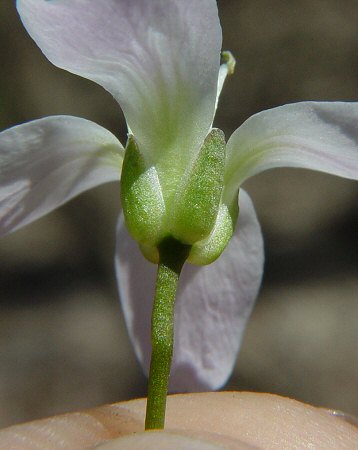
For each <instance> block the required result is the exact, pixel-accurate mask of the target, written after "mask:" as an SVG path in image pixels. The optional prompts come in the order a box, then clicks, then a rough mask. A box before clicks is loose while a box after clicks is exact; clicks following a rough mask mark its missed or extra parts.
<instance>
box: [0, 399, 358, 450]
mask: <svg viewBox="0 0 358 450" xmlns="http://www.w3.org/2000/svg"><path fill="white" fill-rule="evenodd" d="M144 416H145V399H139V400H132V401H129V402H121V403H116V404H113V405H106V406H102V407H99V408H94V409H90V410H87V411H82V412H78V413H69V414H64V415H61V416H56V417H53V418H48V419H43V420H38V421H34V422H29V423H26V424H23V425H15V426H12V427H9V428H6V429H4V430H1V431H0V450H5V449H6V450H15V449H16V450H25V449H31V450H35V449H43V450H55V449H56V450H57V449H68V450H70V449H71V450H80V449H82V450H85V449H86V450H89V449H92V448H96V449H101V450H116V449H119V450H121V449H125V450H130V449H138V448H145V449H146V450H152V449H153V450H154V449H155V450H160V449H165V450H170V449H178V448H180V449H184V450H185V449H187V450H191V449H193V450H194V449H196V450H199V449H202V450H215V449H229V450H233V449H236V450H240V449H265V450H266V449H275V450H280V449H282V450H283V449H285V450H287V449H300V450H305V449H310V450H312V449H317V450H318V449H325V450H330V449H332V450H333V449H334V450H337V449H340V450H345V449H347V450H348V449H350V450H354V449H358V428H357V427H356V426H355V425H354V420H355V419H354V418H353V419H352V418H351V419H350V418H349V417H348V418H347V417H340V416H338V417H336V416H335V415H334V414H333V413H332V411H327V410H323V409H319V408H315V407H313V406H310V405H306V404H303V403H300V402H297V401H295V400H291V399H287V398H284V397H279V396H276V395H270V394H257V393H249V392H240V393H239V392H220V393H203V394H180V395H174V396H170V397H168V405H167V416H166V427H165V431H149V432H143V426H144V425H143V424H144ZM350 422H351V423H350Z"/></svg>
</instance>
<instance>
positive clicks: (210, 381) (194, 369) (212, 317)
mask: <svg viewBox="0 0 358 450" xmlns="http://www.w3.org/2000/svg"><path fill="white" fill-rule="evenodd" d="M239 204H240V215H239V220H238V224H237V231H236V233H235V235H234V236H233V238H232V240H231V241H230V243H229V245H228V247H227V249H226V250H225V251H224V253H223V254H222V256H221V257H220V258H219V259H218V260H217V261H215V262H214V263H213V264H210V265H208V266H203V267H198V266H192V265H185V266H184V269H183V273H182V275H181V279H180V287H179V293H178V298H177V301H176V309H175V314H176V316H175V349H174V358H173V365H172V374H171V381H170V388H171V390H172V391H199V390H207V389H217V388H219V387H221V386H222V385H223V384H224V383H225V382H226V380H227V378H228V377H229V375H230V374H231V372H232V369H233V366H234V363H235V361H236V356H237V352H238V350H239V347H240V343H241V339H242V336H243V332H244V329H245V325H246V322H247V320H248V318H249V316H250V313H251V310H252V307H253V304H254V301H255V299H256V296H257V293H258V289H259V286H260V282H261V276H262V271H263V260H264V256H263V242H262V235H261V230H260V226H259V224H258V222H257V218H256V214H255V211H254V208H253V205H252V203H251V200H250V199H249V197H248V195H247V194H246V193H245V192H244V191H240V202H239ZM116 268H117V279H118V285H119V292H120V296H121V301H122V305H123V311H124V315H125V319H126V323H127V327H128V331H129V335H130V337H131V340H132V343H133V345H134V349H135V352H136V354H137V357H138V359H139V360H140V362H141V364H142V366H143V367H144V370H145V372H146V373H148V368H149V362H150V317H151V309H152V301H153V293H154V283H155V275H156V266H155V265H153V264H150V263H148V262H147V261H146V260H145V259H144V258H143V257H142V255H141V254H140V252H139V250H138V248H137V246H136V244H135V243H134V242H133V241H132V240H130V238H129V237H128V235H127V232H126V231H125V229H124V227H123V223H122V221H120V224H119V228H118V247H117V255H116Z"/></svg>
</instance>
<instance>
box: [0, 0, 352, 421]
mask: <svg viewBox="0 0 358 450" xmlns="http://www.w3.org/2000/svg"><path fill="white" fill-rule="evenodd" d="M219 9H220V15H221V21H222V25H223V30H224V49H229V50H231V51H232V52H233V53H234V55H235V56H236V58H237V70H236V73H235V75H234V76H233V77H231V78H230V79H229V80H228V82H227V84H226V86H225V89H224V93H223V95H222V97H221V103H220V106H219V111H218V114H217V120H216V126H218V127H220V128H222V129H223V130H224V131H225V133H226V135H227V136H229V135H230V134H231V133H232V132H233V131H234V130H235V129H236V128H237V127H238V126H239V125H240V124H241V123H242V122H243V121H244V120H245V119H246V118H248V117H249V116H250V115H252V114H254V113H255V112H258V111H260V110H263V109H267V108H270V107H274V106H278V105H282V104H285V103H289V102H297V101H302V100H353V101H357V100H358V98H357V97H358V78H357V74H358V34H357V21H356V18H357V17H358V3H357V1H356V0H343V1H342V0H316V1H315V2H312V1H308V0H297V1H294V2H287V1H284V0H282V1H281V0H271V1H270V2H266V1H264V0H232V1H230V0H222V1H219ZM0 54H1V69H0V129H5V128H7V127H10V126H12V125H14V124H17V123H21V122H25V121H28V120H31V119H35V118H39V117H43V116H46V115H53V114H71V115H77V116H80V117H84V118H87V119H90V120H94V121H96V122H97V123H99V124H101V125H103V126H105V127H106V128H108V129H110V130H111V131H112V132H113V133H115V134H116V135H117V136H118V137H119V138H120V139H121V141H122V142H125V134H126V129H125V122H124V119H123V115H122V113H121V111H120V109H119V107H118V105H117V104H116V103H115V102H114V101H113V100H112V98H111V97H110V95H109V94H107V93H106V92H105V91H104V90H103V89H102V88H100V87H98V86H96V85H94V84H93V83H91V82H89V81H86V80H83V79H80V78H79V77H76V76H73V75H71V74H69V73H66V72H64V71H61V70H59V69H57V68H55V67H54V66H52V65H51V64H50V63H49V62H48V61H47V60H46V59H45V58H44V57H43V56H42V54H41V52H40V51H39V49H38V48H37V47H36V45H35V44H34V43H33V42H32V40H31V39H30V38H29V37H28V35H27V34H26V32H25V30H24V29H23V27H22V25H21V23H20V20H19V18H18V16H17V13H16V11H15V2H13V1H2V2H0ZM245 188H246V190H247V191H248V192H249V193H250V195H251V196H252V198H253V200H254V203H255V205H256V210H257V214H258V216H259V219H260V221H261V224H262V229H263V234H264V238H265V247H266V266H265V275H264V280H263V285H262V289H261V292H260V295H259V298H258V301H257V305H256V307H255V310H254V312H253V315H252V319H251V321H250V323H249V326H248V329H247V333H246V336H245V340H244V343H243V347H242V350H241V353H240V355H239V358H238V362H237V366H236V369H235V372H234V374H233V375H232V377H231V379H230V380H229V383H228V385H227V386H226V387H225V388H226V389H248V390H256V391H268V392H273V393H279V394H283V395H287V396H291V397H294V398H297V399H299V400H303V401H306V402H310V403H313V404H315V405H319V406H325V407H329V408H338V409H341V410H344V411H347V412H350V413H352V414H356V415H358V351H357V341H358V327H357V318H358V301H357V300H358V299H357V297H358V236H357V229H358V202H357V199H358V183H356V182H352V181H347V180H342V179H339V178H335V177H333V176H329V175H324V174H319V173H314V172H309V171H304V170H294V169H279V170H274V171H270V172H267V173H264V174H261V175H259V176H257V177H255V178H254V179H252V180H250V181H249V182H248V183H247V184H246V185H245ZM118 211H119V190H118V185H117V184H108V185H106V186H103V187H100V188H97V189H95V190H93V191H91V192H89V193H87V194H84V195H81V196H80V197H78V198H76V199H75V200H73V201H71V202H70V203H68V204H67V205H65V206H64V207H62V208H60V209H59V210H57V211H55V212H53V213H52V214H50V215H48V216H46V217H45V218H43V219H41V220H38V221H37V222H36V223H34V224H32V225H30V226H27V227H26V228H24V229H23V230H20V231H18V232H16V233H15V234H13V235H10V236H7V237H5V238H3V239H2V240H1V241H0V426H6V425H10V424H13V423H17V422H21V421H24V420H30V419H35V418H39V417H43V416H47V415H50V414H55V413H60V412H65V411H70V410H76V409H81V408H85V407H91V406H95V405H99V404H102V403H106V402H115V401H118V400H122V399H129V398H133V397H135V396H143V395H145V391H146V380H145V378H144V376H143V375H142V373H141V370H140V368H139V365H138V363H137V361H136V359H135V356H134V354H133V351H132V348H131V346H130V343H129V340H128V337H127V334H126V330H125V326H124V323H123V318H122V312H121V309H120V304H119V301H118V294H117V290H116V282H115V276H114V268H113V252H114V243H115V233H114V229H115V224H116V219H117V214H118Z"/></svg>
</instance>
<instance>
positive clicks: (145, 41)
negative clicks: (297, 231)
mask: <svg viewBox="0 0 358 450" xmlns="http://www.w3.org/2000/svg"><path fill="white" fill-rule="evenodd" d="M17 8H18V11H19V13H20V16H21V19H22V21H23V23H24V25H25V27H26V29H27V31H28V32H29V34H30V35H31V36H32V38H33V39H34V40H35V42H36V43H37V45H38V46H39V47H40V49H41V50H42V51H43V53H44V54H45V55H46V57H47V58H48V59H49V60H50V61H51V62H52V63H53V64H55V65H56V66H58V67H61V68H63V69H65V70H68V71H70V72H73V73H75V74H78V75H80V76H82V77H85V78H88V79H90V80H93V81H95V82H96V83H98V84H100V85H102V86H103V87H104V88H105V89H106V90H107V91H109V92H110V93H111V94H112V95H113V97H114V98H115V99H116V100H117V101H118V103H119V104H120V105H121V107H122V109H123V111H124V114H125V117H126V120H127V124H128V129H129V132H130V134H131V135H133V136H134V139H135V142H136V144H137V146H138V149H139V150H140V153H141V155H142V157H143V161H144V164H145V167H146V169H147V170H148V171H151V172H150V174H151V176H152V180H154V181H153V183H157V186H158V192H159V193H160V195H162V199H161V200H162V207H163V211H164V212H165V214H169V213H168V210H169V209H170V211H174V213H173V214H175V207H173V204H174V206H175V202H173V198H174V197H173V196H175V192H176V189H177V186H178V184H179V182H180V180H181V179H182V177H183V176H184V175H185V174H186V173H187V172H188V170H189V169H190V167H192V164H193V161H194V159H195V157H196V156H197V155H198V152H199V150H200V148H201V147H202V144H203V142H204V139H205V138H206V136H207V135H208V133H209V132H210V131H211V129H212V123H213V117H214V113H215V109H216V104H217V97H218V94H219V91H220V90H221V87H222V84H223V82H224V79H225V76H226V72H227V66H226V64H224V65H222V66H221V68H220V49H221V28H220V24H219V19H218V12H217V5H216V2H215V1H214V0H195V1H193V0H18V1H17ZM238 104H239V99H238ZM123 156H124V148H123V146H122V145H121V144H120V142H119V141H118V140H117V138H116V137H115V136H113V135H112V134H111V133H110V132H109V131H107V130H105V129H103V128H102V127H100V126H99V125H96V124H95V123H93V122H89V121H87V120H84V119H80V118H76V117H69V116H54V117H47V118H44V119H40V120H35V121H33V122H29V123H26V124H24V125H19V126H16V127H14V128H11V129H9V130H5V131H4V132H2V133H1V134H0V163H1V166H0V228H1V233H2V234H5V233H9V232H12V231H15V230H16V229H18V228H20V227H22V226H24V225H26V224H27V223H29V222H31V221H33V220H35V219H37V218H38V217H40V216H42V215H44V214H46V213H47V212H49V211H51V210H53V209H54V208H57V207H58V206H60V205H61V204H63V203H64V202H66V201H68V200H69V199H71V198H73V197H74V196H75V195H77V194H79V193H81V192H83V191H85V190H87V189H89V188H92V187H94V186H97V185H99V184H101V183H104V182H107V181H112V180H119V178H120V172H121V164H122V160H123ZM281 166H290V167H304V168H309V169H314V170H320V171H323V172H327V173H331V174H335V175H338V176H342V177H346V178H352V179H357V178H358V106H357V103H328V102H327V103H326V102H304V103H297V104H290V105H286V106H282V107H278V108H274V109H272V110H268V111H263V112H261V113H259V114H256V115H254V116H252V117H251V118H250V119H248V120H247V121H246V122H245V123H244V124H243V125H242V126H241V127H239V128H238V129H237V130H236V131H235V132H234V133H233V135H232V136H231V137H230V139H229V140H228V142H227V146H226V159H225V171H224V174H223V176H224V187H223V190H222V194H221V198H220V208H219V211H218V214H217V217H216V223H215V225H214V229H213V233H214V232H215V230H216V229H218V230H220V223H222V221H223V220H224V219H225V217H226V219H227V218H228V217H229V218H231V219H232V223H231V222H230V223H231V225H232V226H234V225H235V221H236V217H234V216H235V214H234V213H232V208H233V205H237V195H238V190H239V186H240V185H241V184H242V183H243V182H244V181H245V180H246V179H247V178H248V177H251V176H252V175H255V174H257V173H259V172H262V171H264V170H267V169H270V168H274V167H281ZM169 206H170V208H169ZM239 207H240V214H239V218H238V223H237V227H236V231H235V234H234V236H233V237H232V239H231V241H230V243H229V245H228V247H227V248H226V250H225V251H224V253H223V254H222V256H221V257H220V258H219V259H218V260H217V261H215V262H214V263H213V264H210V265H207V266H193V265H186V266H185V268H184V271H183V274H182V280H181V286H180V288H179V295H178V299H177V304H176V319H175V329H176V341H175V349H174V360H173V365H172V379H171V386H172V388H174V389H177V390H201V389H215V388H217V387H220V386H221V385H223V384H224V383H225V381H226V380H227V377H228V376H229V375H230V373H231V371H232V368H233V365H234V362H235V358H236V355H237V352H238V349H239V345H240V340H241V336H242V333H243V330H244V328H245V323H246V321H247V319H248V317H249V315H250V312H251V309H252V306H253V303H254V300H255V298H256V295H257V292H258V289H259V285H260V280H261V275H262V267H263V259H264V257H263V244H262V236H261V232H260V227H259V224H258V222H257V219H256V216H255V212H254V209H253V206H252V203H251V201H250V199H249V197H248V195H247V194H246V193H245V192H244V191H242V190H241V191H240V196H239ZM228 211H231V212H230V214H229V215H228V214H227V212H228ZM170 226H172V225H170ZM225 239H226V237H225V238H223V240H224V241H225ZM226 240H227V239H226ZM225 243H226V241H225ZM142 244H143V242H142ZM144 244H145V242H144ZM194 259H195V258H194ZM116 267H117V278H118V282H119V290H120V294H121V300H122V304H123V310H124V314H125V318H126V321H127V326H128V330H129V334H130V337H131V339H132V343H133V345H134V348H135V351H136V354H137V356H138V358H139V359H140V361H141V362H142V364H143V366H144V367H145V368H146V370H147V369H148V365H149V358H150V348H149V346H150V335H149V333H150V331H149V330H150V311H151V302H152V298H153V290H154V277H155V266H154V265H153V264H150V263H149V262H148V261H146V260H145V259H144V258H143V257H142V256H141V254H140V252H139V249H138V247H137V245H136V244H135V243H134V242H133V241H132V240H131V238H130V237H129V236H128V234H127V231H126V230H125V228H124V226H123V220H122V219H120V220H119V225H118V246H117V251H116Z"/></svg>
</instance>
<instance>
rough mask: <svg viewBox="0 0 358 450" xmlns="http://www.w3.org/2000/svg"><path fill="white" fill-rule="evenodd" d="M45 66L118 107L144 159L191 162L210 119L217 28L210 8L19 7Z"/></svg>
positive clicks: (144, 1) (179, 2)
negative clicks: (84, 83)
mask: <svg viewBox="0 0 358 450" xmlns="http://www.w3.org/2000/svg"><path fill="white" fill-rule="evenodd" d="M17 8H18V11H19V13H20V16H21V19H22V21H23V23H24V25H25V27H26V29H27V31H28V32H29V34H30V35H31V36H32V38H33V39H34V40H35V42H36V43H37V44H38V46H39V47H40V48H41V50H42V51H43V52H44V54H45V55H46V56H47V58H48V59H49V60H50V61H51V62H52V63H54V64H55V65H57V66H58V67H61V68H63V69H66V70H68V71H70V72H73V73H75V74H78V75H80V76H83V77H85V78H89V79H91V80H93V81H95V82H97V83H99V84H100V85H102V86H103V87H105V89H107V90H108V91H109V92H111V93H112V95H113V96H114V97H115V98H116V99H117V101H118V102H119V103H120V105H121V107H122V108H123V111H124V113H125V116H126V119H127V122H128V125H129V127H130V128H131V130H132V132H133V134H134V136H135V137H136V140H137V142H138V144H139V146H140V148H141V151H142V152H144V153H146V155H147V157H148V158H153V159H155V157H157V156H158V155H159V156H162V153H163V152H164V151H175V152H181V155H182V157H184V156H188V155H190V154H191V152H192V151H194V150H195V149H197V148H198V146H199V145H200V144H201V143H202V141H203V139H204V137H205V136H206V134H207V132H208V130H209V128H210V124H211V121H212V119H213V115H214V109H215V98H216V90H217V89H216V88H217V79H218V71H219V64H220V48H221V27H220V23H219V18H218V12H217V5H216V2H215V1H214V0H195V1H192V0H151V1H148V0H136V1H133V0H71V1H70V0H67V1H66V0H64V1H57V0H52V1H44V0H18V1H17Z"/></svg>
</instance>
